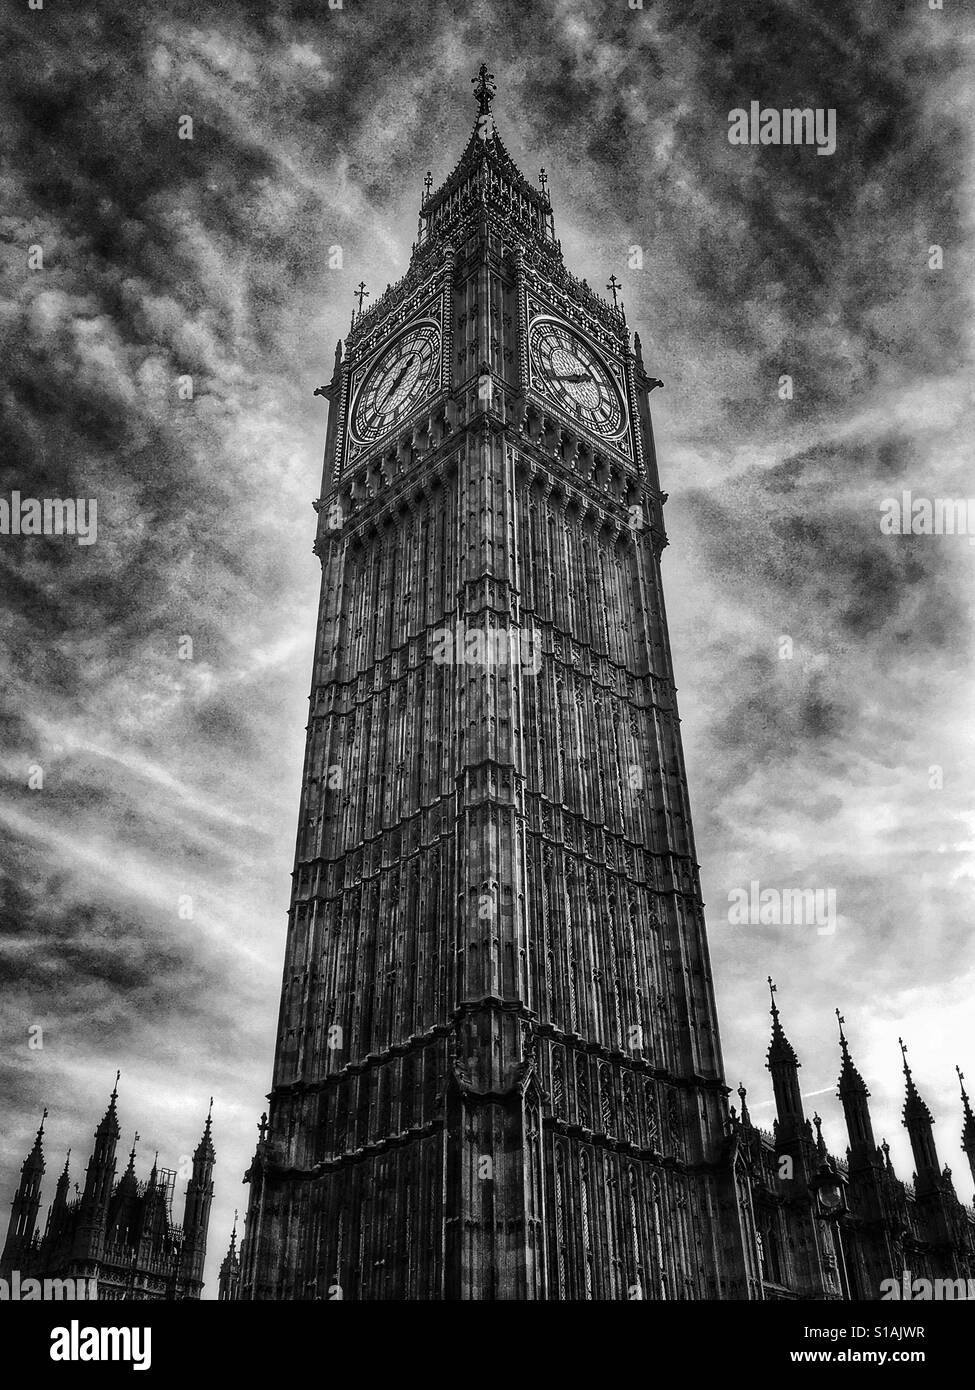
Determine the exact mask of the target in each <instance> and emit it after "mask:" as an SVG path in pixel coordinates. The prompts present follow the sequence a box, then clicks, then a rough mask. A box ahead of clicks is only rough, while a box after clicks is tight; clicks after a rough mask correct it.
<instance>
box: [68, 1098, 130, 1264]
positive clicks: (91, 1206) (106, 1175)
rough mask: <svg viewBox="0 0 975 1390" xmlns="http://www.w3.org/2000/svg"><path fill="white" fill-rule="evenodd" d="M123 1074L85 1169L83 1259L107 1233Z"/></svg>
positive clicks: (79, 1242)
mask: <svg viewBox="0 0 975 1390" xmlns="http://www.w3.org/2000/svg"><path fill="white" fill-rule="evenodd" d="M121 1075H122V1073H121V1072H116V1073H115V1085H114V1087H113V1088H112V1094H111V1096H110V1098H109V1102H108V1109H107V1110H106V1111H105V1114H104V1116H103V1118H102V1121H101V1124H100V1125H99V1126H98V1128H97V1129H96V1130H95V1147H94V1149H93V1150H92V1155H91V1158H90V1159H89V1160H88V1168H87V1170H86V1172H85V1188H84V1191H83V1192H82V1194H81V1209H80V1213H79V1219H78V1234H77V1239H76V1243H75V1254H76V1255H77V1257H78V1258H80V1259H86V1258H90V1257H91V1256H93V1255H94V1254H96V1253H98V1250H99V1247H100V1244H101V1241H102V1239H103V1237H104V1234H105V1224H106V1221H107V1218H108V1206H109V1203H110V1201H111V1200H112V1189H113V1187H114V1185H115V1146H116V1144H117V1143H118V1140H119V1125H118V1112H117V1110H116V1108H115V1105H116V1101H117V1100H118V1083H119V1079H120V1077H121Z"/></svg>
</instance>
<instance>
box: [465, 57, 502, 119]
mask: <svg viewBox="0 0 975 1390" xmlns="http://www.w3.org/2000/svg"><path fill="white" fill-rule="evenodd" d="M471 82H472V83H473V85H474V100H475V101H476V102H477V114H478V116H490V114H491V103H492V101H493V100H494V98H495V94H496V93H497V90H498V89H497V86H496V84H495V81H494V73H493V72H488V70H487V63H482V64H481V66H480V67H479V68H478V70H477V76H476V77H472V78H471Z"/></svg>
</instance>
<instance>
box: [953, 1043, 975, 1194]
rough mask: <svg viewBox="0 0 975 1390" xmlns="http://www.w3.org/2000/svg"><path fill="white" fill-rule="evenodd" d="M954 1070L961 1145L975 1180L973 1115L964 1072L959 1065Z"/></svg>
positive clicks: (974, 1128) (974, 1124)
mask: <svg viewBox="0 0 975 1390" xmlns="http://www.w3.org/2000/svg"><path fill="white" fill-rule="evenodd" d="M955 1071H956V1072H957V1073H958V1084H959V1086H960V1087H961V1103H962V1114H963V1122H962V1127H961V1147H962V1151H963V1152H964V1154H965V1156H966V1158H967V1159H968V1166H969V1168H971V1170H972V1179H973V1181H975V1115H973V1114H972V1106H971V1102H970V1101H969V1099H968V1093H967V1091H966V1090H965V1073H964V1072H963V1071H962V1069H961V1067H957V1066H956V1067H955Z"/></svg>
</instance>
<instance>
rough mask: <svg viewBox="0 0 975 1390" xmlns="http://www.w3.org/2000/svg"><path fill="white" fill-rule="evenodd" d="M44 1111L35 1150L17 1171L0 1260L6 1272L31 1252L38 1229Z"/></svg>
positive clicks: (42, 1169)
mask: <svg viewBox="0 0 975 1390" xmlns="http://www.w3.org/2000/svg"><path fill="white" fill-rule="evenodd" d="M46 1119H47V1110H45V1111H44V1114H43V1115H42V1116H41V1123H40V1126H39V1127H38V1130H37V1137H36V1138H35V1140H34V1147H33V1148H32V1149H31V1151H30V1153H29V1154H28V1155H27V1157H26V1158H25V1159H24V1162H23V1166H22V1167H21V1170H20V1182H19V1184H18V1186H17V1192H16V1195H15V1196H14V1200H13V1202H12V1204H11V1212H10V1224H9V1226H8V1227H7V1239H6V1241H5V1242H4V1246H3V1255H2V1257H0V1267H2V1269H3V1271H4V1272H5V1273H6V1271H7V1270H8V1269H13V1268H15V1267H16V1266H18V1265H19V1264H21V1263H22V1262H23V1257H24V1255H25V1254H26V1252H27V1251H28V1250H29V1249H30V1247H31V1245H32V1244H33V1241H34V1235H35V1232H36V1230H37V1213H38V1210H39V1208H40V1205H41V1180H42V1179H43V1177H44V1146H43V1144H42V1142H41V1141H42V1140H43V1137H44V1121H45V1120H46Z"/></svg>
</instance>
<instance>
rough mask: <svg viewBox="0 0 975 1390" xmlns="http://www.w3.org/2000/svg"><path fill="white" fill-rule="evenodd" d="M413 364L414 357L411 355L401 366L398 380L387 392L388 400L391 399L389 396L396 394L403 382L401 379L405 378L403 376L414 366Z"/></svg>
mask: <svg viewBox="0 0 975 1390" xmlns="http://www.w3.org/2000/svg"><path fill="white" fill-rule="evenodd" d="M412 365H413V358H412V357H411V358H410V359H409V360H408V361H406V362H404V363H403V365H402V367H400V369H399V375H398V376H397V378H396V380H395V381H394V382H393V384H392V386H391V387H390V388H389V390H388V391H387V392H386V399H387V400H389V398H390V397H391V396H395V394H396V392H397V391H398V390H399V386H400V382H401V381H402V380H403V378H404V377H405V376H406V373H407V372H408V371H409V370H410V368H411V367H412Z"/></svg>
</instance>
